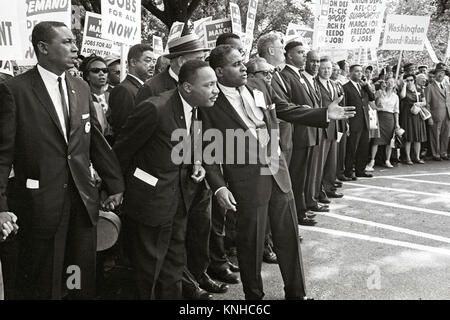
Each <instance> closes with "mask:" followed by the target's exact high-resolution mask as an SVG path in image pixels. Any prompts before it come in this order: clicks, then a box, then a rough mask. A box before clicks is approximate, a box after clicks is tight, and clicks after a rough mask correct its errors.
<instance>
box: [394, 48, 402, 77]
mask: <svg viewBox="0 0 450 320" xmlns="http://www.w3.org/2000/svg"><path fill="white" fill-rule="evenodd" d="M402 58H403V50H400V54H399V56H398V64H397V72H396V73H395V80H398V76H399V74H400V66H401V64H402Z"/></svg>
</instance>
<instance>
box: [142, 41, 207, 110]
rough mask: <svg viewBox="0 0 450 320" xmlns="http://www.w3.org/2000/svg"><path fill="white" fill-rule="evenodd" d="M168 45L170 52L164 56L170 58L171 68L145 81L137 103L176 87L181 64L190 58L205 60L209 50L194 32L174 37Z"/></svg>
mask: <svg viewBox="0 0 450 320" xmlns="http://www.w3.org/2000/svg"><path fill="white" fill-rule="evenodd" d="M168 46H169V54H166V55H165V56H164V57H166V58H167V59H170V66H169V68H167V69H166V70H165V71H163V72H161V73H158V74H157V75H156V76H154V77H153V78H151V79H149V80H148V81H146V82H145V83H144V85H143V86H142V88H141V89H140V90H139V91H138V94H137V96H136V104H139V103H140V102H142V101H144V100H145V99H147V98H148V97H153V96H157V95H158V94H160V93H162V92H165V91H168V90H172V89H173V88H175V87H176V86H177V83H178V73H179V72H180V68H181V66H182V65H183V64H184V63H185V62H186V61H189V60H194V59H199V60H204V59H205V52H207V51H208V49H206V48H204V47H203V43H202V42H201V41H199V40H198V39H197V37H196V36H195V35H193V34H190V35H186V36H183V37H180V38H177V39H173V40H172V41H171V42H170V43H169V44H168Z"/></svg>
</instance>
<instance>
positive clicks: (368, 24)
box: [343, 0, 386, 49]
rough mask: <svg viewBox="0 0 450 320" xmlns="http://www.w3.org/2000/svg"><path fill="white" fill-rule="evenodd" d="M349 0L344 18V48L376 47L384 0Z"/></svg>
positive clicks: (380, 27)
mask: <svg viewBox="0 0 450 320" xmlns="http://www.w3.org/2000/svg"><path fill="white" fill-rule="evenodd" d="M363 2H364V1H361V0H349V4H348V8H347V15H346V20H345V32H344V39H343V40H344V43H343V46H344V48H347V49H350V48H355V47H363V48H377V47H378V46H379V44H380V35H381V30H382V25H383V17H384V11H385V9H386V6H385V1H384V0H370V1H365V2H364V3H363Z"/></svg>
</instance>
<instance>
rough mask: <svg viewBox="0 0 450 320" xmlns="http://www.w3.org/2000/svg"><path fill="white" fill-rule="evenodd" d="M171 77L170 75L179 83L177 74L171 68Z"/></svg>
mask: <svg viewBox="0 0 450 320" xmlns="http://www.w3.org/2000/svg"><path fill="white" fill-rule="evenodd" d="M169 75H170V76H171V77H172V78H173V79H174V80H175V81H176V82H178V76H177V75H176V74H175V72H174V71H173V70H172V68H171V67H169Z"/></svg>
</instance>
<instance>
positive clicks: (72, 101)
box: [66, 73, 81, 144]
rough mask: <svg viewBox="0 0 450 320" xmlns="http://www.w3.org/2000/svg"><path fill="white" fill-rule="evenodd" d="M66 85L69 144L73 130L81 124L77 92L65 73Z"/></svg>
mask: <svg viewBox="0 0 450 320" xmlns="http://www.w3.org/2000/svg"><path fill="white" fill-rule="evenodd" d="M66 85H67V96H68V97H69V110H70V134H69V138H68V140H69V144H70V141H71V138H72V136H73V135H74V133H75V131H76V130H77V128H78V127H79V126H80V124H81V114H80V113H81V110H80V108H78V98H77V92H76V91H75V89H74V87H75V86H74V83H73V82H72V78H71V77H70V76H68V74H67V73H66Z"/></svg>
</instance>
